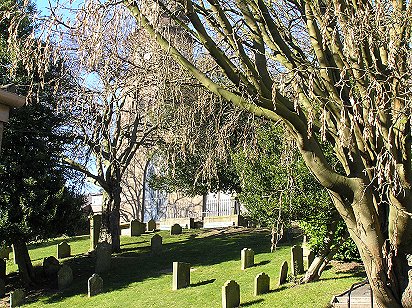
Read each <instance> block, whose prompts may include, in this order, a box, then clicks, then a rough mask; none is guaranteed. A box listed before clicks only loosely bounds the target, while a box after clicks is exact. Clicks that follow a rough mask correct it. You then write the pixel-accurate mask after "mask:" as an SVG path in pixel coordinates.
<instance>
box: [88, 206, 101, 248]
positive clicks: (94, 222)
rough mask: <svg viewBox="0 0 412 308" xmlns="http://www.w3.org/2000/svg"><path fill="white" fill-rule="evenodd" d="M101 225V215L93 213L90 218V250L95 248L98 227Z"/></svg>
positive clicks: (97, 239) (98, 231) (97, 240)
mask: <svg viewBox="0 0 412 308" xmlns="http://www.w3.org/2000/svg"><path fill="white" fill-rule="evenodd" d="M101 226H102V215H100V214H97V215H93V217H91V218H90V251H93V250H94V249H95V248H96V245H97V243H98V242H99V234H100V228H101Z"/></svg>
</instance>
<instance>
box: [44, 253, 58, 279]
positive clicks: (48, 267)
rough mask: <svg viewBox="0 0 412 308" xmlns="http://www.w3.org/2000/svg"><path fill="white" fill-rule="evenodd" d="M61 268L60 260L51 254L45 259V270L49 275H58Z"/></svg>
mask: <svg viewBox="0 0 412 308" xmlns="http://www.w3.org/2000/svg"><path fill="white" fill-rule="evenodd" d="M59 269H60V262H59V260H57V259H56V258H55V257H53V256H50V257H47V258H44V259H43V272H44V274H45V275H46V276H47V277H52V276H56V275H57V272H58V271H59Z"/></svg>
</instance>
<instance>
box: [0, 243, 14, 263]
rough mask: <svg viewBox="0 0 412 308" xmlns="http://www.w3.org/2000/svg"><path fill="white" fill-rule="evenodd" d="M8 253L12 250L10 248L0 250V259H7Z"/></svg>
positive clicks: (4, 247)
mask: <svg viewBox="0 0 412 308" xmlns="http://www.w3.org/2000/svg"><path fill="white" fill-rule="evenodd" d="M10 252H12V248H11V247H10V246H3V247H2V248H1V249H0V259H7V260H8V259H9V257H10Z"/></svg>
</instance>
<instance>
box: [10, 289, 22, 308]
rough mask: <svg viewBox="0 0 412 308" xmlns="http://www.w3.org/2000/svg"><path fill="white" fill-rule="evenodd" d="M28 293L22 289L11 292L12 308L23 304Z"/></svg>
mask: <svg viewBox="0 0 412 308" xmlns="http://www.w3.org/2000/svg"><path fill="white" fill-rule="evenodd" d="M25 296H26V293H25V292H24V291H23V290H22V289H17V290H15V291H13V292H10V308H14V307H19V306H21V304H23V300H24V297H25Z"/></svg>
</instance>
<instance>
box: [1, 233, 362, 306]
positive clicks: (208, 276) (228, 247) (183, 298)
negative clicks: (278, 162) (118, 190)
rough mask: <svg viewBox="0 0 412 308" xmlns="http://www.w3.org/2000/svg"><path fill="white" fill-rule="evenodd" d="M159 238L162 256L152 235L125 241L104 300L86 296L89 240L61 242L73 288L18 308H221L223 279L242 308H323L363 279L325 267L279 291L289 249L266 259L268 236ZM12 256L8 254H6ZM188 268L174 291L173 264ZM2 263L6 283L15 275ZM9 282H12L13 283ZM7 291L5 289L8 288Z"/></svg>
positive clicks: (33, 296)
mask: <svg viewBox="0 0 412 308" xmlns="http://www.w3.org/2000/svg"><path fill="white" fill-rule="evenodd" d="M158 234H160V235H161V236H162V237H163V249H164V252H163V254H162V255H160V256H152V255H151V253H150V238H151V236H152V234H145V235H142V236H138V237H126V236H123V237H122V239H121V241H122V252H121V253H119V254H114V255H113V257H112V270H111V271H110V273H107V274H103V275H101V276H102V278H103V280H104V293H103V294H100V295H97V296H95V297H93V298H88V297H87V279H88V278H89V277H90V276H91V275H92V274H93V272H94V262H93V259H92V258H90V257H88V256H87V255H85V254H84V253H85V252H87V250H88V248H89V240H88V237H87V236H82V237H74V238H67V239H66V240H68V241H69V243H70V245H71V249H72V254H73V255H74V256H73V257H72V258H67V259H64V260H63V262H64V263H66V264H68V265H70V266H71V268H72V269H73V275H74V283H73V284H72V286H71V287H70V288H68V289H66V290H65V291H63V292H60V291H58V290H56V289H55V288H51V289H50V287H49V288H45V287H42V286H39V287H38V288H37V289H33V290H31V291H30V292H29V296H28V299H27V300H26V304H25V305H24V307H43V306H51V307H65V308H69V307H82V308H83V307H101V308H103V307H195V308H201V307H205V308H211V307H221V289H222V286H223V284H224V282H225V281H226V280H229V279H233V280H236V281H237V282H238V283H239V285H240V292H241V306H242V307H305V308H306V307H327V306H328V303H329V302H330V300H331V298H332V295H334V294H337V293H340V292H342V291H344V290H345V289H347V288H349V287H350V286H351V285H352V284H353V283H355V282H358V281H361V280H363V279H364V273H363V272H362V271H343V270H339V269H338V268H337V267H331V268H329V269H328V270H326V271H325V272H324V274H323V275H322V278H321V280H320V281H318V282H315V283H311V284H305V285H294V284H293V283H289V284H287V285H285V286H282V287H281V288H277V280H278V278H279V269H280V266H281V264H282V262H283V261H284V260H287V261H288V262H289V260H290V247H291V246H290V245H287V244H285V245H283V246H280V248H279V249H278V250H277V251H276V252H275V253H270V252H268V251H269V244H270V234H269V233H268V232H267V231H263V230H257V229H243V228H239V229H227V230H223V229H222V230H184V233H183V234H182V235H178V236H176V235H175V236H170V235H169V234H168V232H166V231H160V232H158ZM61 240H62V239H56V240H51V241H48V242H46V243H40V244H33V245H30V247H29V248H30V256H31V258H32V260H33V261H34V264H35V265H41V262H42V259H43V258H44V257H47V256H50V255H54V256H55V254H56V244H57V243H59V242H60V241H61ZM244 247H248V248H252V249H253V250H254V251H255V264H256V266H254V267H252V268H248V269H246V270H245V271H242V270H240V250H241V249H242V248H244ZM11 256H12V255H11ZM173 261H182V262H188V263H191V265H192V271H191V286H190V287H189V288H186V289H180V290H178V291H172V289H171V285H172V262H173ZM12 263H13V262H12V261H8V263H7V265H8V272H11V275H10V276H11V277H13V276H15V273H13V272H14V271H15V270H16V267H15V265H13V264H12ZM260 272H265V273H266V274H268V275H269V276H270V278H271V292H270V293H268V294H265V295H261V296H257V297H255V296H253V284H254V277H255V276H256V275H257V274H259V273H260ZM11 281H12V283H13V281H15V280H13V278H11ZM7 290H8V291H10V286H8V289H7Z"/></svg>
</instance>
